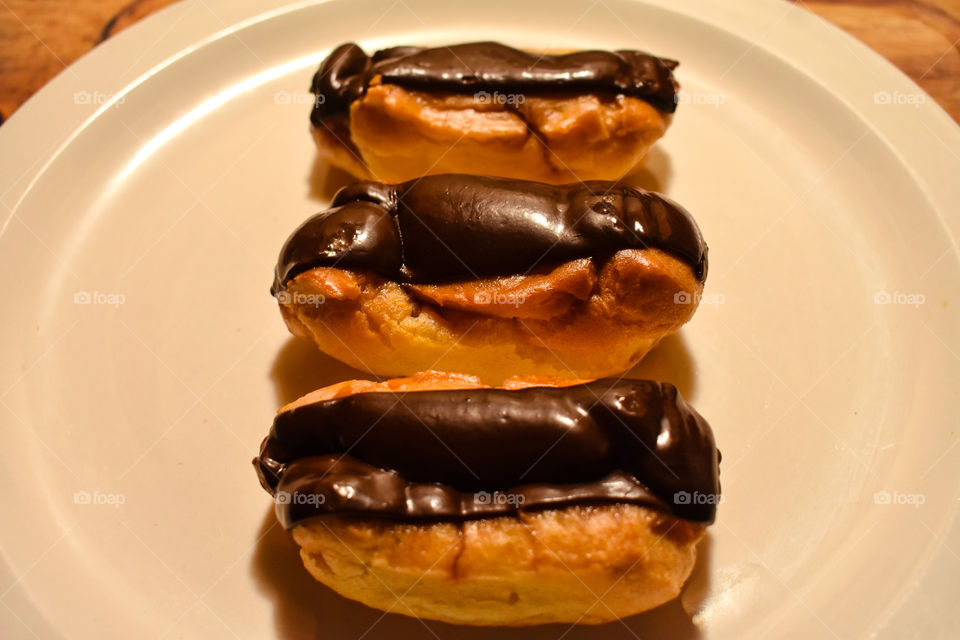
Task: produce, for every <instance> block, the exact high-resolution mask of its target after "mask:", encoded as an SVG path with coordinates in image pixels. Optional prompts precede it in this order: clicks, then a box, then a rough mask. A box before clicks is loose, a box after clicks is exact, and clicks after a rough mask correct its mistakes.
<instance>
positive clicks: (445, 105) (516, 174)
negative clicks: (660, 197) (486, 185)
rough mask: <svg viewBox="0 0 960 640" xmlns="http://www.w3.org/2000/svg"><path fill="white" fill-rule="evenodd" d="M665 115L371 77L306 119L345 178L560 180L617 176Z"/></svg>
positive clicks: (643, 108)
mask: <svg viewBox="0 0 960 640" xmlns="http://www.w3.org/2000/svg"><path fill="white" fill-rule="evenodd" d="M671 119H672V115H671V114H668V113H664V112H662V111H660V110H658V109H657V108H656V107H654V106H652V105H651V104H650V103H648V102H645V101H644V100H641V99H640V98H634V97H630V96H624V95H611V96H604V95H598V94H556V95H535V96H525V97H524V99H523V101H522V102H519V103H499V102H492V101H487V102H478V100H477V99H476V97H475V96H473V95H460V94H450V93H434V92H430V93H427V92H422V91H415V90H410V89H407V88H404V87H400V86H397V85H390V84H380V83H379V81H378V79H377V78H375V79H374V81H373V82H372V83H371V85H370V87H369V88H368V89H367V91H366V93H365V95H364V96H363V97H361V98H359V99H358V100H355V101H354V102H353V103H352V104H351V105H350V114H349V116H348V117H340V118H338V119H332V120H330V121H328V122H324V123H322V124H321V125H320V126H315V127H314V129H313V132H314V140H315V141H316V143H317V147H318V148H319V150H320V152H321V154H322V155H323V157H324V158H326V159H327V160H328V161H329V162H330V163H331V164H333V165H335V166H337V167H340V168H342V169H345V170H346V171H348V172H350V173H352V174H353V175H355V176H357V177H360V178H365V179H376V180H381V181H384V182H403V181H405V180H412V179H415V178H418V177H420V176H424V175H430V174H442V173H472V174H483V175H492V176H503V177H508V178H518V179H523V180H536V181H539V182H548V183H552V184H564V183H569V182H575V181H585V180H618V179H620V178H621V177H623V176H625V175H627V174H629V173H631V172H632V171H634V170H635V169H638V168H640V167H641V166H642V164H643V159H644V157H645V155H646V153H647V151H648V150H649V148H650V146H651V145H652V144H653V143H654V142H656V141H657V140H658V139H659V138H660V137H662V136H663V134H664V133H665V132H666V130H667V127H668V126H669V125H670V121H671Z"/></svg>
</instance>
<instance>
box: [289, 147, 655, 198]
mask: <svg viewBox="0 0 960 640" xmlns="http://www.w3.org/2000/svg"><path fill="white" fill-rule="evenodd" d="M670 177H671V168H670V156H668V155H667V154H666V153H664V152H663V151H661V150H660V147H658V146H656V145H655V146H654V147H653V148H652V149H650V151H648V152H647V159H646V162H645V163H644V165H643V167H641V168H640V169H637V170H636V171H634V172H633V173H631V174H629V175H627V176H624V177H623V178H622V179H621V180H620V181H619V182H622V183H623V184H628V185H631V186H634V187H640V188H641V189H646V190H648V191H660V192H663V191H666V189H667V188H668V187H669V186H670ZM357 180H358V178H355V177H354V176H352V175H351V174H349V173H347V172H346V171H344V170H343V169H339V168H337V167H334V166H332V165H330V164H329V163H328V162H327V161H326V160H324V159H323V158H321V157H320V156H319V155H317V156H316V157H315V158H314V160H313V166H312V167H311V169H310V175H309V177H308V179H307V184H308V187H309V195H310V197H311V198H313V199H314V200H318V201H320V202H324V203H328V202H330V200H332V199H333V195H334V194H335V193H336V192H337V190H338V189H340V188H341V187H344V186H346V185H348V184H353V183H354V182H356V181H357Z"/></svg>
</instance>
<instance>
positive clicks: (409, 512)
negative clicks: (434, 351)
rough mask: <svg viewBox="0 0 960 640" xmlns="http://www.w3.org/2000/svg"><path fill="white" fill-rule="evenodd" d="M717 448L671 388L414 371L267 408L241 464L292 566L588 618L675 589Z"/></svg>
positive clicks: (406, 607)
mask: <svg viewBox="0 0 960 640" xmlns="http://www.w3.org/2000/svg"><path fill="white" fill-rule="evenodd" d="M719 460H720V456H719V453H718V451H717V449H716V447H715V445H714V440H713V435H712V433H711V431H710V427H709V425H708V424H707V423H706V421H704V420H703V418H701V417H700V416H699V414H697V412H696V411H695V410H694V409H692V408H691V407H690V406H689V405H687V404H686V403H685V402H684V400H683V399H682V398H681V397H680V395H679V393H678V392H677V390H676V388H674V387H673V386H672V385H669V384H666V383H659V382H652V381H647V380H619V379H605V380H595V381H591V382H584V381H559V380H549V379H544V378H530V379H523V378H512V379H510V380H508V381H506V382H504V383H503V384H502V385H500V386H498V387H489V386H485V385H483V384H482V383H481V381H480V380H479V379H478V378H476V377H472V376H467V375H463V374H454V373H440V372H425V373H421V374H417V375H415V376H413V377H410V378H401V379H394V380H388V381H386V382H381V383H376V382H369V381H365V380H353V381H347V382H343V383H339V384H335V385H332V386H329V387H325V388H323V389H319V390H317V391H314V392H312V393H310V394H307V395H306V396H304V397H302V398H300V399H299V400H296V401H294V402H292V403H291V404H289V405H287V406H285V407H283V408H282V409H281V410H280V412H279V413H278V414H277V416H276V419H275V420H274V423H273V427H272V429H271V431H270V435H269V436H268V437H267V438H266V439H265V440H264V442H263V444H262V446H261V449H260V455H259V456H258V457H257V458H256V459H255V460H254V466H255V467H256V470H257V473H258V475H259V478H260V482H261V484H262V485H263V487H264V488H265V489H266V490H267V491H268V492H270V493H271V494H272V495H273V496H274V497H275V502H276V513H277V516H278V518H279V520H280V522H281V523H282V524H283V526H284V527H285V528H287V529H288V530H291V531H292V534H293V537H294V539H295V540H296V542H297V543H298V545H299V546H300V548H301V551H300V555H301V559H302V560H303V563H304V565H305V567H306V568H307V570H308V571H309V572H310V573H311V574H312V575H313V576H314V577H315V578H316V579H317V580H319V581H320V582H322V583H324V584H326V585H327V586H329V587H330V588H332V589H333V590H335V591H337V592H338V593H340V594H341V595H343V596H346V597H348V598H351V599H354V600H358V601H360V602H363V603H364V604H367V605H369V606H372V607H376V608H379V609H383V610H386V611H392V612H396V613H401V614H405V615H410V616H417V617H421V618H429V619H434V620H442V621H446V622H452V623H460V624H471V625H513V626H522V625H533V624H543V623H551V622H566V623H586V624H599V623H603V622H608V621H611V620H615V619H617V618H622V617H625V616H629V615H632V614H635V613H638V612H641V611H645V610H647V609H650V608H652V607H655V606H658V605H660V604H662V603H664V602H666V601H668V600H670V599H672V598H674V597H676V596H677V595H678V594H679V592H680V589H681V587H682V586H683V584H684V582H685V581H686V579H687V578H688V577H689V575H690V572H691V571H692V569H693V566H694V562H695V560H696V545H697V542H698V541H699V540H700V539H701V538H702V536H703V535H704V531H705V529H706V527H707V525H709V524H710V523H712V522H713V519H714V516H715V509H716V501H717V500H716V498H717V497H718V496H719V491H720V487H719V480H718V465H719Z"/></svg>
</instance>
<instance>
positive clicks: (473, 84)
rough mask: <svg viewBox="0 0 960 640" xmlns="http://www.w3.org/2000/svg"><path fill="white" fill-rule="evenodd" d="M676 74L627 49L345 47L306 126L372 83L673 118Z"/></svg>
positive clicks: (325, 66)
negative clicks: (583, 103)
mask: <svg viewBox="0 0 960 640" xmlns="http://www.w3.org/2000/svg"><path fill="white" fill-rule="evenodd" d="M676 67H677V62H676V61H675V60H668V59H666V58H658V57H656V56H652V55H650V54H647V53H644V52H642V51H634V50H628V49H624V50H618V51H577V52H574V53H565V54H542V53H532V52H528V51H521V50H519V49H514V48H513V47H508V46H506V45H504V44H500V43H498V42H471V43H467V44H457V45H452V46H449V47H436V48H424V47H392V48H390V49H381V50H380V51H377V52H376V53H375V54H374V55H373V57H370V56H368V55H367V54H366V53H365V52H364V51H363V49H361V48H360V47H358V46H357V45H356V44H354V43H352V42H348V43H345V44H342V45H340V46H339V47H337V48H336V49H334V50H333V52H332V53H331V54H330V55H329V56H327V58H326V59H325V60H324V61H323V63H322V64H321V65H320V69H319V70H318V71H317V73H316V75H314V77H313V85H312V91H313V93H314V94H316V95H317V96H318V99H317V100H315V101H314V109H313V112H312V113H311V115H310V120H311V121H312V122H313V124H314V125H317V126H319V125H320V124H321V123H322V122H323V121H324V120H326V119H328V118H331V117H338V116H343V115H346V114H347V113H348V112H349V110H350V104H351V103H352V102H353V101H354V100H357V99H358V98H360V97H362V96H363V95H364V94H365V93H366V91H367V87H368V86H369V85H370V82H371V80H373V79H374V78H376V77H378V76H379V78H380V82H382V83H383V84H393V85H398V86H401V87H405V88H409V89H413V90H417V91H443V92H450V93H460V94H472V93H479V92H481V91H486V92H487V93H490V94H492V93H494V92H500V93H503V94H548V93H549V94H557V93H569V92H590V93H604V94H615V95H617V94H619V95H626V96H632V97H635V98H641V99H643V100H645V101H647V102H649V103H650V104H651V105H653V106H654V107H656V108H657V109H660V110H661V111H665V112H667V113H673V112H674V111H675V110H676V108H677V100H676V96H677V83H676V81H675V80H674V78H673V70H674V69H675V68H676ZM319 96H322V99H319Z"/></svg>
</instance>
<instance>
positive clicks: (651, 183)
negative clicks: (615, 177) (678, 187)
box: [620, 145, 672, 193]
mask: <svg viewBox="0 0 960 640" xmlns="http://www.w3.org/2000/svg"><path fill="white" fill-rule="evenodd" d="M671 173H672V172H671V169H670V156H668V155H667V154H666V153H664V152H663V151H661V150H660V147H659V146H657V145H654V146H653V148H652V149H650V151H648V152H647V160H646V162H644V164H643V167H641V168H640V169H637V170H636V171H634V172H633V173H631V174H629V175H627V176H624V177H623V178H622V179H621V180H620V182H622V183H623V184H628V185H630V186H633V187H640V188H641V189H646V190H647V191H659V192H661V193H662V192H664V191H666V190H667V189H668V188H669V186H670V177H671Z"/></svg>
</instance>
